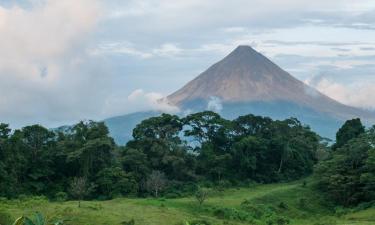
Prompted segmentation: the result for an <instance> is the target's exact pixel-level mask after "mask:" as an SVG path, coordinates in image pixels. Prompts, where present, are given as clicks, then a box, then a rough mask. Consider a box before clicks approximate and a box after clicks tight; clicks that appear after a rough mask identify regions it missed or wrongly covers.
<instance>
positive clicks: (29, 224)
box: [13, 212, 64, 225]
mask: <svg viewBox="0 0 375 225" xmlns="http://www.w3.org/2000/svg"><path fill="white" fill-rule="evenodd" d="M63 224H64V222H63V221H62V220H59V221H56V222H54V223H47V221H46V219H45V218H44V216H43V214H41V213H39V212H37V213H35V216H34V220H32V219H30V218H29V217H26V216H21V217H20V218H18V219H16V221H14V223H13V225H63Z"/></svg>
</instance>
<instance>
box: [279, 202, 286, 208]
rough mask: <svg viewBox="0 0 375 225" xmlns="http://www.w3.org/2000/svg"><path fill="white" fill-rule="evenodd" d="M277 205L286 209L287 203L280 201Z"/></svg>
mask: <svg viewBox="0 0 375 225" xmlns="http://www.w3.org/2000/svg"><path fill="white" fill-rule="evenodd" d="M278 207H279V208H280V209H288V205H287V204H286V203H285V202H280V203H279V205H278Z"/></svg>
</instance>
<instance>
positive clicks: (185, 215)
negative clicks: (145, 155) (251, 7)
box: [0, 180, 375, 225]
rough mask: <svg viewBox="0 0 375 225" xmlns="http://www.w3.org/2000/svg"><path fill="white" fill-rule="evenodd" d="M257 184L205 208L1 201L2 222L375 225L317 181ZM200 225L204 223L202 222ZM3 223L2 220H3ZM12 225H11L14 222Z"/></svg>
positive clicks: (176, 203) (214, 198)
mask: <svg viewBox="0 0 375 225" xmlns="http://www.w3.org/2000/svg"><path fill="white" fill-rule="evenodd" d="M306 182H307V184H306V185H304V182H303V180H299V181H295V182H291V183H278V184H262V185H260V184H253V185H249V186H247V187H243V188H228V189H224V190H220V189H217V188H214V189H209V191H210V192H209V196H208V198H207V199H206V201H205V202H204V203H203V204H202V205H199V203H198V201H197V200H196V198H195V196H191V197H184V198H174V199H170V198H152V197H150V198H116V199H113V200H106V201H96V200H92V201H84V202H82V206H81V207H80V208H78V207H77V204H78V203H77V202H76V201H66V202H48V200H47V199H45V198H41V197H32V198H23V199H19V200H2V201H0V209H1V210H0V212H2V213H3V214H1V213H0V218H1V215H3V218H5V215H8V217H10V219H9V221H13V220H14V219H15V218H17V217H19V216H20V215H26V216H28V217H30V218H31V219H34V217H35V212H36V211H39V212H41V213H42V214H43V215H44V217H45V220H46V221H48V222H50V223H47V224H51V223H54V222H55V221H62V222H63V223H64V224H68V225H89V224H90V225H92V224H95V225H120V224H133V223H131V221H132V220H133V221H134V224H135V225H186V224H187V223H186V222H189V224H195V225H196V224H201V225H205V224H210V225H224V224H225V225H242V224H253V225H269V224H274V225H278V224H285V222H288V223H289V224H290V225H343V224H346V225H373V224H374V223H375V220H374V216H373V215H374V213H375V208H367V209H366V208H361V207H360V206H359V207H357V208H352V209H345V208H340V207H336V208H335V207H333V206H332V205H330V204H328V203H327V201H325V199H324V198H323V197H322V195H321V194H320V193H319V192H318V191H315V190H314V189H313V186H312V185H313V183H312V181H311V180H307V181H306ZM198 222H199V223H198ZM0 224H2V223H1V221H0ZM10 224H11V223H10Z"/></svg>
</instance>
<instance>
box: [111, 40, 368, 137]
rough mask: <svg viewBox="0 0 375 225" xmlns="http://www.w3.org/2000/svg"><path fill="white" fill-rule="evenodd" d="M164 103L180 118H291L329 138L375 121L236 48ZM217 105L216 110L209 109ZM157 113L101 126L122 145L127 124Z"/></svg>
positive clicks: (250, 52) (113, 120)
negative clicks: (208, 114)
mask: <svg viewBox="0 0 375 225" xmlns="http://www.w3.org/2000/svg"><path fill="white" fill-rule="evenodd" d="M164 100H166V101H167V102H168V103H169V104H171V105H174V106H177V107H179V108H180V110H181V112H182V114H183V113H184V112H198V111H203V110H214V111H217V112H218V113H219V114H221V115H222V116H223V117H224V118H227V119H234V118H236V117H238V116H241V115H246V114H254V115H261V116H268V117H271V118H273V119H286V118H290V117H295V118H297V119H299V120H300V121H301V122H303V123H305V124H307V125H309V126H310V127H311V128H312V129H313V130H314V131H316V132H317V133H319V134H320V135H321V136H323V137H328V138H331V139H333V138H334V137H335V133H336V131H337V130H338V128H339V127H340V126H341V125H342V123H343V122H344V121H345V120H347V119H352V118H361V119H362V120H363V121H364V122H365V124H372V123H374V122H375V114H374V113H372V112H370V111H366V110H362V109H358V108H355V107H351V106H347V105H344V104H342V103H340V102H338V101H336V100H334V99H332V98H330V97H328V96H326V95H324V94H322V93H320V92H319V91H318V90H316V89H315V88H313V87H310V86H308V85H307V84H305V83H303V82H302V81H300V80H298V79H296V78H294V77H293V76H292V75H290V74H289V73H288V72H286V71H284V70H283V69H282V68H280V67H279V66H277V65H276V64H275V63H273V62H272V61H271V60H269V59H268V58H267V57H265V56H264V55H262V54H261V53H259V52H257V51H256V50H254V49H253V48H251V47H250V46H238V47H237V48H236V49H235V50H234V51H232V52H231V53H230V54H229V55H228V56H226V57H225V58H224V59H222V60H221V61H219V62H218V63H216V64H214V65H212V66H211V67H210V68H208V69H207V70H206V71H204V72H203V73H201V74H200V75H199V76H197V77H196V78H195V79H193V80H192V81H190V82H189V83H187V84H186V85H185V86H184V87H182V88H181V89H179V90H178V91H176V92H174V93H173V94H171V95H169V96H167V97H166V99H164ZM164 100H163V101H164ZM215 105H216V106H219V107H212V106H215ZM160 113H161V112H147V113H145V112H142V113H135V114H134V113H133V114H131V115H125V116H120V117H114V118H110V119H107V120H105V122H106V123H107V125H108V127H109V130H110V132H111V134H112V135H113V136H114V137H115V139H116V141H117V142H119V143H123V142H124V141H126V140H129V139H130V138H131V133H129V132H131V130H132V128H133V127H129V125H131V126H135V124H136V123H138V122H140V121H141V120H142V119H146V118H147V116H151V115H152V116H155V115H158V114H160ZM135 118H136V120H135ZM119 140H120V141H119Z"/></svg>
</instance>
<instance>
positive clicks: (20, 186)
mask: <svg viewBox="0 0 375 225" xmlns="http://www.w3.org/2000/svg"><path fill="white" fill-rule="evenodd" d="M296 195H297V196H296ZM0 196H1V198H0V224H11V222H10V221H13V220H14V219H16V218H17V215H16V214H19V216H22V215H24V214H29V215H28V216H32V215H31V214H33V213H35V212H36V211H43V210H45V211H48V213H52V214H53V210H52V212H51V207H52V206H53V207H55V210H54V211H55V212H59V213H57V214H58V215H57V217H59V216H61V217H64V216H65V217H69V218H60V219H67V220H66V221H65V223H67V224H93V222H92V221H91V222H88V221H82V220H80V219H79V218H80V216H85V215H86V216H87V213H86V214H85V213H83V212H82V215H80V214H79V213H78V212H81V211H77V213H76V214H74V215H73V214H72V211H74V210H85V209H84V208H85V207H91V208H94V210H96V214H103V218H107V217H105V213H104V212H100V210H102V211H104V209H102V207H103V205H106V206H108V207H110V208H112V210H113V212H115V211H116V210H117V209H119V207H120V208H121V207H124V209H122V210H125V211H126V209H128V212H127V213H124V215H126V216H125V217H124V218H122V219H121V221H117V220H111V219H110V218H107V219H106V220H105V221H103V222H98V223H97V224H178V223H177V222H174V223H172V222H171V221H174V220H175V219H176V218H171V220H170V221H169V222H166V221H165V220H164V219H165V218H164V219H162V218H159V219H155V217H154V222H151V220H150V221H147V220H144V218H146V217H147V215H142V216H141V217H140V218H138V219H134V218H137V215H138V217H139V212H137V211H139V210H141V211H142V210H144V211H145V212H147V211H149V210H152V207H162V208H163V210H164V211H162V212H160V213H156V214H159V215H162V214H163V213H166V211H165V210H168V209H169V208H173V210H177V211H179V212H180V213H181V212H182V211H184V210H187V211H186V212H185V214H184V215H182V216H181V217H185V218H186V220H183V219H181V220H180V218H178V219H176V221H180V222H181V223H180V224H267V225H272V224H275V225H276V224H280V225H282V224H290V223H291V224H341V223H336V222H334V221H336V220H335V219H333V220H325V221H323V222H321V223H320V222H316V223H313V222H312V217H309V215H311V216H313V215H320V212H316V211H312V209H314V210H318V211H319V209H322V208H323V209H324V210H323V211H326V214H324V215H326V216H331V215H336V214H335V213H338V214H340V213H341V214H340V215H346V213H355V212H357V211H360V210H370V212H371V214H372V213H374V212H375V210H373V207H374V205H375V204H374V203H375V127H371V128H366V127H365V126H363V125H362V123H361V121H360V120H359V119H352V120H348V121H346V122H345V124H344V125H343V126H342V127H341V128H340V130H338V132H337V135H336V141H335V143H334V144H332V141H331V140H327V139H324V138H322V137H320V136H319V135H318V134H316V133H315V132H313V131H312V130H311V129H310V128H309V127H308V126H306V125H304V124H302V123H301V122H299V121H298V119H296V118H290V119H286V120H272V119H270V118H268V117H261V116H254V115H251V114H250V115H245V116H240V117H238V118H236V119H234V120H226V119H224V118H222V117H221V116H220V115H219V114H216V113H214V112H211V111H205V112H200V113H194V114H190V115H187V116H186V117H183V118H180V117H178V116H176V115H169V114H162V115H160V116H157V117H152V118H149V119H146V120H144V121H142V122H141V123H140V124H138V125H137V126H136V128H135V129H134V130H133V140H131V141H129V142H128V143H127V144H126V145H125V146H118V145H116V144H115V142H114V140H113V139H112V138H111V137H110V135H109V131H108V129H107V127H106V126H105V124H104V123H103V122H94V121H82V122H80V123H78V124H76V125H74V126H71V127H68V128H66V127H65V128H64V129H55V130H50V129H47V128H45V127H43V126H40V125H32V126H27V127H23V128H22V129H16V130H12V129H10V127H9V125H8V124H0ZM41 199H42V200H41ZM123 199H125V200H124V201H125V202H126V203H124V204H119V202H118V201H122V200H123ZM275 199H276V200H275ZM40 201H42V202H44V203H43V204H42V205H49V204H50V205H51V207H47V208H46V207H40V204H38V202H40ZM192 201H196V204H193V203H192ZM236 201H238V204H237V203H236V204H237V205H236V204H235V202H236ZM33 202H34V203H35V204H34V203H33ZM73 202H76V203H77V206H76V207H77V209H75V207H74V208H73ZM81 202H82V203H81ZM129 202H130V203H129ZM131 202H133V203H134V202H136V203H134V204H135V205H136V206H137V207H138V208H136V209H135V208H134V207H135V205H134V204H133V205H129V204H132V203H131ZM214 203H216V204H214ZM67 204H68V205H69V207H68V206H66V205H67ZM74 204H75V203H74ZM184 204H187V205H184ZM309 204H310V205H311V207H310V210H309V206H308V205H309ZM64 205H65V206H66V207H65V209H62V208H61V207H63V206H64ZM85 205H86V206H85ZM125 205H127V207H125ZM141 206H142V207H141ZM313 206H314V207H313ZM59 207H60V208H59ZM116 207H117V208H116ZM150 207H151V208H150ZM80 208H83V209H80ZM353 209H357V211H355V210H354V211H353ZM129 210H130V211H129ZM132 210H133V212H132ZM181 210H182V211H181ZM288 210H289V211H288ZM350 210H352V211H350ZM366 212H367V213H368V211H366ZM69 213H70V214H69ZM108 213H109V212H108ZM153 213H155V212H153ZM332 213H333V214H332ZM94 214H95V213H94ZM172 214H173V213H172ZM67 215H69V216H67ZM176 215H177V214H176ZM301 215H302V216H301ZM55 216H56V215H55ZM39 217H40V218H42V217H43V216H42V214H39V213H38V214H35V218H39ZM151 217H152V216H151ZM193 217H194V218H195V217H196V218H198V219H197V220H194V219H193ZM211 217H212V218H211ZM370 217H371V216H370ZM370 217H368V218H370ZM40 218H39V219H38V221H42V219H40ZM72 218H76V219H72ZM334 218H336V217H334ZM372 218H373V217H372ZM303 219H305V220H303ZM1 220H3V221H1ZM29 220H30V221H32V219H29ZM99 220H100V219H98V221H99ZM122 220H123V221H122ZM125 220H127V221H125ZM302 220H303V221H304V222H301V221H302ZM25 221H26V220H25ZM43 221H44V219H43ZM111 221H112V222H111ZM155 221H158V222H155ZM298 221H299V222H298ZM306 221H310V222H311V223H305V222H306ZM332 221H333V222H332ZM369 221H370V222H369ZM369 221H367V220H366V221H365V220H363V221H362V223H353V224H375V221H371V219H369ZM367 222H368V223H367ZM25 224H26V223H25ZM45 224H48V223H47V222H46V223H45ZM55 224H57V223H55ZM59 224H60V223H59ZM61 224H62V222H61ZM345 224H348V223H346V222H345Z"/></svg>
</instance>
